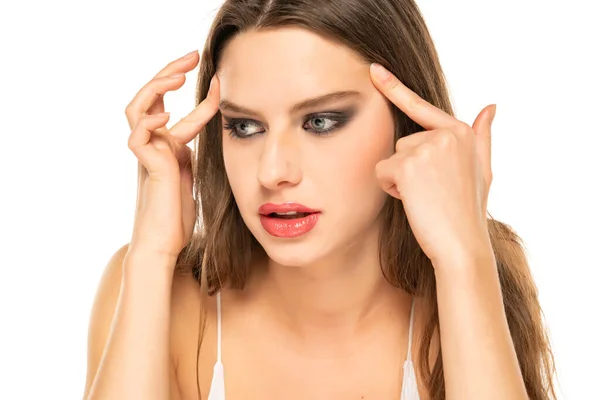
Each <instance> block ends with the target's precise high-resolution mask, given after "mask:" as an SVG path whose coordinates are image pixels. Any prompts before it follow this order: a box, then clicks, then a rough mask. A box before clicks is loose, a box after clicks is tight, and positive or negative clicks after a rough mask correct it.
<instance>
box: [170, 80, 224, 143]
mask: <svg viewBox="0 0 600 400" xmlns="http://www.w3.org/2000/svg"><path fill="white" fill-rule="evenodd" d="M220 96H221V95H220V92H219V79H218V78H217V76H216V75H215V76H213V78H212V80H211V84H210V88H209V89H208V94H207V95H206V98H205V99H204V100H202V102H201V103H200V104H199V105H198V107H196V108H195V109H194V110H193V111H192V112H191V113H189V114H188V115H187V116H186V117H184V118H182V119H181V120H180V121H179V122H177V123H176V124H175V125H173V126H172V127H171V132H170V133H171V136H172V137H173V138H174V139H175V140H176V141H177V142H179V143H181V144H185V143H189V142H190V141H191V140H192V139H193V138H194V137H195V136H196V135H197V134H198V133H199V132H200V131H201V130H202V129H203V128H204V126H206V124H207V123H208V122H209V121H210V120H211V118H212V117H214V115H215V114H216V113H217V111H218V110H219V99H220Z"/></svg>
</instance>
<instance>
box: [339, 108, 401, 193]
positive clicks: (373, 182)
mask: <svg viewBox="0 0 600 400" xmlns="http://www.w3.org/2000/svg"><path fill="white" fill-rule="evenodd" d="M346 133H347V135H341V136H340V138H341V140H340V143H338V149H337V150H336V151H335V154H336V158H337V157H338V155H339V158H338V162H339V165H340V168H339V170H338V171H336V179H337V180H339V181H343V185H344V186H345V187H346V189H345V190H343V191H344V192H346V193H352V195H353V196H361V197H363V198H364V196H363V195H372V193H373V190H375V191H377V193H378V192H379V182H378V180H377V177H376V174H375V167H376V165H377V163H378V162H379V161H381V160H384V159H386V158H389V157H391V156H392V155H393V154H394V127H393V122H392V118H391V114H390V113H387V114H385V113H382V112H376V113H372V114H370V115H366V116H365V117H363V118H361V119H360V120H359V121H356V123H355V124H353V125H352V126H351V127H349V131H348V132H346ZM342 136H344V138H342ZM340 183H342V182H340Z"/></svg>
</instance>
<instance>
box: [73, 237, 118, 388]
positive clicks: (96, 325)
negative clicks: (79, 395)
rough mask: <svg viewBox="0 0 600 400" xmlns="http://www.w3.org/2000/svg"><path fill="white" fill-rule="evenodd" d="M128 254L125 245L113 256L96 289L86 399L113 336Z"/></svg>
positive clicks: (89, 333) (89, 331)
mask: <svg viewBox="0 0 600 400" xmlns="http://www.w3.org/2000/svg"><path fill="white" fill-rule="evenodd" d="M127 250H128V245H125V246H123V247H121V248H119V249H118V250H117V251H116V252H115V253H114V254H113V255H112V257H111V258H110V260H109V261H108V263H107V265H106V267H105V268H104V272H103V274H102V277H101V279H100V282H99V284H98V288H97V289H96V295H95V298H94V303H93V305H92V309H91V313H90V319H89V327H88V338H87V343H88V345H87V374H86V383H85V394H84V398H86V397H87V395H88V393H89V391H90V388H91V386H92V383H93V382H94V378H95V376H96V372H97V371H98V366H99V365H100V361H101V359H102V354H103V352H104V347H105V344H106V341H107V339H108V335H109V333H110V328H111V325H112V320H113V314H114V312H115V308H116V304H117V301H118V299H119V293H120V291H121V277H122V265H123V260H124V259H125V256H126V255H127Z"/></svg>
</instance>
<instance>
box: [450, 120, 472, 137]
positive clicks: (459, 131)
mask: <svg viewBox="0 0 600 400" xmlns="http://www.w3.org/2000/svg"><path fill="white" fill-rule="evenodd" d="M454 132H455V134H456V135H458V136H459V137H466V136H468V135H470V134H471V133H472V132H471V127H470V126H469V125H468V124H466V123H464V122H459V123H457V124H456V127H455V128H454Z"/></svg>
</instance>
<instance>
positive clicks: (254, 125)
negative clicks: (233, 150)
mask: <svg viewBox="0 0 600 400" xmlns="http://www.w3.org/2000/svg"><path fill="white" fill-rule="evenodd" d="M223 128H224V129H225V130H228V131H230V134H231V136H232V137H234V138H236V139H245V138H248V137H250V136H254V135H256V134H258V133H263V132H264V129H263V130H260V124H259V123H258V122H256V121H252V120H249V119H227V120H226V123H225V124H224V125H223Z"/></svg>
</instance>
